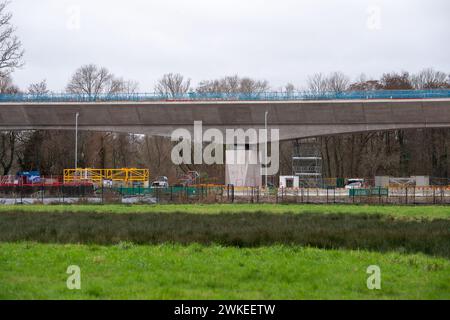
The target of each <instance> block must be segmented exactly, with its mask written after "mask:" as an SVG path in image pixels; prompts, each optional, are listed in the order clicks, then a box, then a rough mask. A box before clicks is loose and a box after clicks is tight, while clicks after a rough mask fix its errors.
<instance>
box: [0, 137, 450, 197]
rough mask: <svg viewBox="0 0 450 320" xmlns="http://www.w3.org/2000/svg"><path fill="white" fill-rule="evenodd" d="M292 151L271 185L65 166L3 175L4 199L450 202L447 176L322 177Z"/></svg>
mask: <svg viewBox="0 0 450 320" xmlns="http://www.w3.org/2000/svg"><path fill="white" fill-rule="evenodd" d="M294 150H295V152H294V156H293V158H292V163H293V165H292V175H287V176H283V175H281V176H278V177H275V178H277V179H278V181H276V182H275V179H271V180H272V181H274V182H275V183H273V184H269V183H268V185H267V186H235V185H233V184H226V185H223V184H212V183H208V181H202V179H201V178H200V177H201V175H200V174H199V173H198V172H196V171H189V172H187V173H186V174H182V175H180V176H179V177H178V179H177V181H174V182H171V181H169V180H168V178H167V177H165V176H154V177H152V176H151V173H150V171H149V170H148V169H138V168H121V169H93V168H77V169H65V170H64V172H63V175H61V176H41V175H40V173H39V172H38V171H28V172H18V173H17V174H16V175H8V176H2V177H0V203H2V204H39V203H41V204H58V203H99V204H102V203H142V204H144V203H147V204H151V203H196V202H199V203H377V204H389V203H392V204H449V203H450V181H449V179H445V178H444V179H440V178H433V177H427V176H414V177H408V178H398V177H389V176H377V177H374V179H367V178H366V179H364V178H323V177H322V171H321V158H320V155H319V153H318V151H317V149H316V148H314V144H313V143H311V141H306V143H303V144H299V143H298V142H295V143H294Z"/></svg>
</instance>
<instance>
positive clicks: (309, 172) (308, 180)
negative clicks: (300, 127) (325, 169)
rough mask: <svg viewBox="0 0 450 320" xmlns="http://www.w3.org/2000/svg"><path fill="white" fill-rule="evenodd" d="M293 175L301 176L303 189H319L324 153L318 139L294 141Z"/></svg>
mask: <svg viewBox="0 0 450 320" xmlns="http://www.w3.org/2000/svg"><path fill="white" fill-rule="evenodd" d="M293 149H294V151H293V156H292V174H293V175H296V176H299V178H300V186H301V187H319V186H320V185H321V183H322V153H321V150H320V145H319V143H318V141H317V139H316V138H308V139H301V140H300V139H297V140H295V141H294V146H293Z"/></svg>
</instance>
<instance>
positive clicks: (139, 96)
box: [0, 89, 450, 103]
mask: <svg viewBox="0 0 450 320" xmlns="http://www.w3.org/2000/svg"><path fill="white" fill-rule="evenodd" d="M440 98H450V90H447V89H436V90H377V91H346V92H261V93H199V92H189V93H185V94H179V95H163V94H158V93H130V94H128V93H127V94H125V93H117V94H97V95H88V94H69V93H49V94H0V103H2V102H5V103H6V102H55V103H56V102H114V101H116V102H146V101H148V102H151V101H311V100H369V99H371V100H373V99H440Z"/></svg>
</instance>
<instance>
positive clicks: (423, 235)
mask: <svg viewBox="0 0 450 320" xmlns="http://www.w3.org/2000/svg"><path fill="white" fill-rule="evenodd" d="M282 207H283V206H280V207H279V208H282ZM22 208H24V209H28V208H29V209H30V210H31V209H35V207H22ZM37 208H42V207H37ZM46 208H49V209H48V210H49V211H51V210H50V208H58V207H46ZM70 208H71V209H75V211H74V212H66V213H64V212H62V211H58V212H39V213H36V212H32V213H29V212H20V213H18V212H2V213H1V214H0V241H1V242H18V241H37V242H42V243H84V244H102V245H109V244H117V243H119V242H122V241H129V242H133V243H137V244H161V243H181V244H190V243H201V244H206V245H211V244H219V245H222V246H236V247H257V246H268V245H275V244H285V245H302V246H314V247H318V248H326V249H337V248H343V249H365V250H372V251H382V252H386V251H400V252H411V253H415V252H422V253H425V254H429V255H435V256H443V257H450V242H449V241H448V239H450V219H444V218H435V217H434V215H436V216H437V217H440V216H441V215H442V214H443V213H442V212H440V213H438V212H439V211H433V210H435V209H434V208H429V209H425V208H422V210H423V211H422V212H424V213H425V214H424V216H419V215H416V216H415V215H414V214H412V215H411V216H408V215H407V214H406V212H408V211H405V212H403V213H401V211H393V212H395V214H393V215H389V214H387V213H386V212H385V214H382V213H376V212H377V211H374V212H372V213H370V214H368V213H352V212H358V211H357V210H361V211H362V210H365V209H366V208H369V211H370V208H372V210H381V212H383V210H389V209H388V208H389V207H382V208H377V207H348V208H350V209H351V210H349V213H345V211H342V212H339V210H343V209H345V208H346V207H331V208H330V212H328V213H327V214H323V212H327V211H326V207H324V208H323V209H320V210H323V212H322V213H321V212H318V210H319V209H317V208H319V207H317V208H316V211H317V212H315V211H314V208H315V207H310V209H311V211H307V210H306V211H304V212H302V211H300V212H299V213H298V214H295V213H283V211H279V212H278V213H271V212H272V211H271V206H268V207H265V206H255V207H252V206H243V207H242V208H241V206H228V207H225V208H228V210H229V212H231V213H226V210H225V211H223V212H222V211H218V210H220V209H218V208H222V209H223V207H222V206H190V207H184V208H186V209H187V210H186V211H188V212H189V211H191V212H193V213H181V212H173V211H175V210H174V208H177V210H176V211H181V210H182V208H183V207H181V208H179V207H174V206H167V207H165V206H159V207H142V208H141V209H144V208H146V209H147V210H148V212H151V213H148V214H144V213H131V210H138V209H137V208H139V207H121V206H113V207H101V206H97V207H96V208H97V210H106V212H108V211H107V210H109V209H111V212H116V213H89V212H83V210H84V208H86V207H83V206H81V207H77V206H72V207H70ZM87 208H91V207H87ZM170 208H172V210H173V211H172V212H171V211H168V212H161V211H164V209H165V210H168V209H170ZM237 208H238V209H239V208H241V209H242V211H238V209H237ZM258 208H259V209H258ZM264 208H265V209H264ZM336 208H337V209H336ZM76 209H78V211H76ZM127 209H128V210H129V211H130V212H129V213H118V212H117V211H119V212H120V210H127ZM245 209H247V210H245ZM254 209H258V210H254ZM297 209H300V210H301V207H300V206H293V207H290V206H286V207H285V210H286V211H287V212H289V211H288V210H293V212H296V211H295V210H297ZM411 209H412V208H405V210H411ZM114 210H116V211H114ZM252 210H253V211H252ZM427 210H430V212H432V213H426V212H427ZM441 210H442V211H444V212H446V210H448V209H447V208H442V209H441ZM274 211H276V210H274ZM143 212H145V211H143ZM194 212H196V213H194ZM202 212H206V213H212V214H201V213H202ZM338 212H339V213H338ZM399 212H400V213H399ZM416 214H417V213H416ZM427 215H428V216H429V217H432V218H424V217H427Z"/></svg>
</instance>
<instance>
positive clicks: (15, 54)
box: [0, 1, 24, 75]
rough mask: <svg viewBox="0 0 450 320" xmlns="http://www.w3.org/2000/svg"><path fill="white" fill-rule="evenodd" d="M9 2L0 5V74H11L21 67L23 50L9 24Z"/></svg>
mask: <svg viewBox="0 0 450 320" xmlns="http://www.w3.org/2000/svg"><path fill="white" fill-rule="evenodd" d="M8 4H9V1H4V2H2V3H0V73H1V74H3V75H9V74H11V73H12V72H13V71H14V70H15V69H16V68H20V67H21V66H22V65H23V61H22V58H23V55H24V50H23V49H22V43H21V42H20V41H19V38H18V37H17V36H16V35H15V32H16V28H15V27H14V26H13V25H12V24H11V19H12V14H11V13H10V12H6V11H5V10H6V7H7V6H8Z"/></svg>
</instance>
